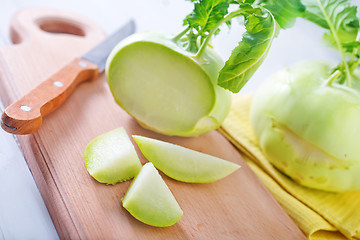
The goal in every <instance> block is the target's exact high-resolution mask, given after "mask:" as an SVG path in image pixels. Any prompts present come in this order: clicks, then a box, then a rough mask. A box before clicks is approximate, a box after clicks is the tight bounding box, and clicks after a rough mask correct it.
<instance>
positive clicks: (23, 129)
mask: <svg viewBox="0 0 360 240" xmlns="http://www.w3.org/2000/svg"><path fill="white" fill-rule="evenodd" d="M134 32H135V22H134V21H133V20H130V21H129V22H128V23H126V24H125V25H124V26H123V27H121V28H120V29H119V30H117V31H116V32H114V33H113V34H112V35H111V36H109V37H107V38H106V39H105V40H104V41H102V42H101V43H100V44H98V45H97V46H95V47H94V48H93V49H91V50H90V51H89V52H87V53H85V54H84V55H83V56H82V57H78V58H75V59H74V60H73V61H71V62H70V63H68V64H67V65H65V66H64V67H63V68H61V69H60V70H59V71H58V72H56V73H55V74H54V75H52V76H51V77H49V78H48V79H46V80H45V81H43V82H42V83H41V84H39V85H38V86H37V87H35V88H34V89H33V90H31V91H30V92H29V93H27V94H26V95H25V96H23V97H21V98H20V99H19V100H17V101H16V102H14V103H12V104H11V105H9V106H8V107H7V108H6V109H5V111H4V112H3V114H2V116H1V127H2V128H3V129H4V130H5V131H7V132H9V133H13V134H30V133H33V132H35V131H37V130H38V129H39V128H40V127H41V124H42V118H43V117H45V116H46V115H47V114H49V113H51V112H52V111H54V110H55V109H57V108H58V107H59V106H60V105H61V104H62V103H63V102H64V101H65V100H66V99H67V98H68V97H69V96H70V94H71V93H72V92H73V90H74V89H75V87H76V86H77V85H78V84H79V83H81V82H83V81H86V80H91V79H95V78H97V76H98V75H99V73H102V72H103V71H104V69H105V63H106V59H107V57H108V56H109V54H110V52H111V50H112V49H113V48H114V47H115V45H116V44H117V43H118V42H119V41H120V40H122V39H124V38H125V37H127V36H129V35H131V34H133V33H134Z"/></svg>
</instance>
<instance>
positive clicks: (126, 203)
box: [122, 163, 183, 227]
mask: <svg viewBox="0 0 360 240" xmlns="http://www.w3.org/2000/svg"><path fill="white" fill-rule="evenodd" d="M122 202H123V207H124V208H125V209H126V210H128V211H129V213H130V214H131V215H133V216H134V217H135V218H136V219H138V220H139V221H141V222H143V223H146V224H149V225H151V226H155V227H167V226H171V225H173V224H175V223H177V222H178V221H179V220H180V219H181V217H182V215H183V211H182V210H181V208H180V206H179V204H178V203H177V201H176V199H175V197H174V196H173V194H172V193H171V191H170V189H169V188H168V186H167V185H166V183H165V182H164V180H163V179H162V178H161V176H160V174H159V173H158V171H157V170H156V169H155V167H154V165H153V164H152V163H146V164H145V165H144V166H143V167H142V169H141V171H140V173H139V174H138V175H137V176H136V177H135V179H134V180H133V182H132V183H131V185H130V187H129V189H128V191H127V192H126V194H125V196H124V197H123V199H122Z"/></svg>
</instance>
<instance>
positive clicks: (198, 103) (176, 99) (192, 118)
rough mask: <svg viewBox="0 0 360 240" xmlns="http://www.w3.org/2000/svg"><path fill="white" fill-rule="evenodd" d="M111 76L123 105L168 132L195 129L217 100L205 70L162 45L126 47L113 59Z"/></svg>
mask: <svg viewBox="0 0 360 240" xmlns="http://www.w3.org/2000/svg"><path fill="white" fill-rule="evenodd" d="M112 66H113V67H112ZM108 78H109V85H110V88H111V90H112V92H113V95H114V97H115V100H116V101H117V103H118V104H119V105H120V106H121V107H123V108H124V109H125V110H126V111H127V112H130V113H131V115H133V116H134V117H135V118H136V119H137V120H139V121H140V122H142V123H143V124H145V125H147V126H150V127H151V128H154V129H162V132H165V133H167V134H172V133H174V134H175V133H177V132H182V131H189V130H191V129H192V128H193V127H194V126H195V125H196V123H197V122H198V120H199V119H201V118H202V117H204V116H206V115H207V114H209V112H210V111H211V110H212V107H213V105H214V101H215V93H214V89H213V86H212V83H211V81H210V80H209V79H208V76H207V75H206V74H205V72H204V71H203V70H202V69H201V68H200V67H199V66H198V65H197V64H195V63H194V62H193V61H191V60H190V59H188V58H187V57H184V56H182V55H181V54H179V53H177V52H175V51H172V50H171V49H169V48H167V47H164V46H161V45H160V44H157V43H152V42H136V43H132V44H130V45H128V46H126V47H124V48H123V49H121V51H119V52H118V53H117V54H116V56H115V57H114V58H113V60H112V64H111V65H110V68H109V73H108Z"/></svg>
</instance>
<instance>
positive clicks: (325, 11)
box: [302, 0, 359, 86]
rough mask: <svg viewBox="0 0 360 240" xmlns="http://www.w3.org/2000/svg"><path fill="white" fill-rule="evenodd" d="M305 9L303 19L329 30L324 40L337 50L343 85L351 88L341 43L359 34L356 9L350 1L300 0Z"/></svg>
mask: <svg viewBox="0 0 360 240" xmlns="http://www.w3.org/2000/svg"><path fill="white" fill-rule="evenodd" d="M302 3H303V4H304V5H305V7H306V11H305V13H304V16H303V17H304V18H305V19H307V20H309V21H311V22H313V23H315V24H317V25H319V26H321V27H323V28H325V29H328V30H330V32H329V33H327V34H325V39H326V40H328V41H329V42H330V43H331V44H332V45H335V46H336V47H337V49H338V50H339V52H340V54H341V58H342V64H340V66H342V69H341V72H343V73H344V74H345V79H346V80H345V82H344V83H345V84H346V85H347V86H351V82H352V77H351V73H350V72H351V69H350V67H349V64H348V62H347V59H346V51H347V49H346V48H344V47H343V43H345V42H352V41H356V37H357V35H358V32H359V19H358V18H357V17H356V7H355V6H351V5H350V3H351V1H350V0H316V1H315V0H302Z"/></svg>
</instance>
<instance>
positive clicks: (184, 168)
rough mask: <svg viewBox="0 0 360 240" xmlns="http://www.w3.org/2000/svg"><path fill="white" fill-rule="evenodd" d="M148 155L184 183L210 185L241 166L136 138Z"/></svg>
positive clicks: (189, 150) (167, 173)
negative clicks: (208, 183) (209, 183)
mask: <svg viewBox="0 0 360 240" xmlns="http://www.w3.org/2000/svg"><path fill="white" fill-rule="evenodd" d="M133 138H134V139H135V141H136V143H137V144H138V146H139V148H140V150H141V152H142V153H143V154H144V156H145V157H146V158H147V159H148V160H149V161H150V162H152V163H153V164H154V166H155V167H156V168H157V169H159V170H161V171H162V172H163V173H165V174H166V175H167V176H169V177H171V178H174V179H176V180H178V181H182V182H192V183H207V182H214V181H216V180H219V179H221V178H224V177H226V176H228V175H229V174H231V173H233V172H234V171H236V170H237V169H239V168H240V166H239V165H238V164H235V163H232V162H229V161H226V160H223V159H220V158H217V157H214V156H210V155H208V154H204V153H201V152H197V151H194V150H191V149H188V148H184V147H181V146H179V145H175V144H172V143H167V142H163V141H160V140H156V139H151V138H147V137H142V136H133Z"/></svg>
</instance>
